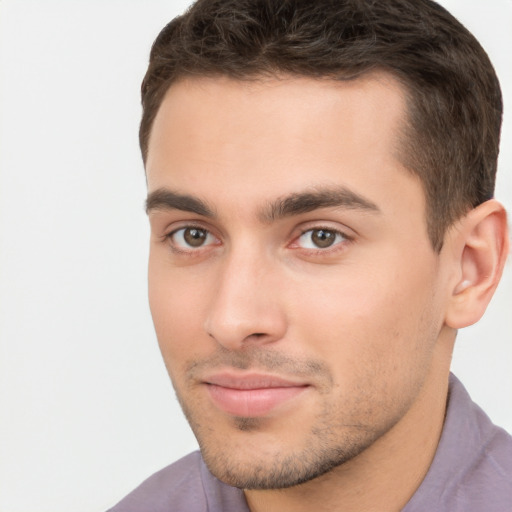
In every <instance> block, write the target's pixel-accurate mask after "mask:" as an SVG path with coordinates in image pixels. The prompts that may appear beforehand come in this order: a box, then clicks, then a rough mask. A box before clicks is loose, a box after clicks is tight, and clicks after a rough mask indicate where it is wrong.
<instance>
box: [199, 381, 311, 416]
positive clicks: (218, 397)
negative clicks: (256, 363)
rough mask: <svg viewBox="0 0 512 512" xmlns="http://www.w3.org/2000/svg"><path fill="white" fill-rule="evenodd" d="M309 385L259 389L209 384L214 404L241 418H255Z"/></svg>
mask: <svg viewBox="0 0 512 512" xmlns="http://www.w3.org/2000/svg"><path fill="white" fill-rule="evenodd" d="M307 387H308V386H291V387H280V388H279V387H276V388H259V389H233V388H225V387H222V386H216V385H214V384H208V385H207V389H208V391H209V393H210V396H211V398H212V400H213V402H214V404H215V405H216V406H217V407H218V408H219V409H221V410H222V411H224V412H226V413H228V414H231V415H233V416H238V417H241V418H255V417H258V416H264V415H266V414H268V413H270V412H271V411H272V410H273V409H275V408H276V407H278V406H280V405H282V404H284V403H286V402H288V401H289V400H291V399H292V398H295V397H296V396H298V395H300V394H301V393H303V392H304V391H305V390H306V389H307Z"/></svg>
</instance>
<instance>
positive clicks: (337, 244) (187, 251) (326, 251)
mask: <svg viewBox="0 0 512 512" xmlns="http://www.w3.org/2000/svg"><path fill="white" fill-rule="evenodd" d="M194 229H196V230H198V231H201V232H204V233H205V234H206V240H208V237H213V238H216V237H215V236H214V235H213V234H212V232H211V231H210V230H209V229H207V228H204V227H202V226H199V225H188V226H182V227H179V228H177V229H174V230H173V231H171V232H170V233H168V234H166V235H164V240H165V241H166V242H168V243H169V246H170V248H171V250H172V252H174V253H176V254H183V255H187V256H196V255H199V254H201V253H202V252H203V251H202V250H201V249H203V250H204V249H205V248H207V247H211V246H212V245H218V244H215V243H213V244H212V243H209V244H207V245H201V246H198V247H197V248H193V247H190V248H184V247H180V246H179V245H178V244H177V243H176V241H175V240H174V237H175V236H176V234H177V233H179V232H180V231H184V232H185V231H186V230H194ZM315 231H317V232H320V231H325V232H327V233H330V234H332V235H334V237H335V240H334V243H333V244H332V245H329V246H327V247H325V248H321V247H317V248H304V247H300V246H299V245H298V241H299V240H300V239H301V238H302V237H303V236H304V235H306V234H307V233H311V234H313V232H315ZM339 237H341V240H338V241H337V240H336V239H337V238H339ZM352 241H353V237H351V236H349V235H347V234H346V233H344V232H343V231H340V230H338V229H334V228H331V227H327V226H314V227H308V228H307V229H303V230H302V231H301V233H300V235H299V236H297V237H295V238H294V239H293V241H292V242H291V243H290V244H288V246H287V247H291V248H296V249H297V250H302V251H303V252H306V253H307V254H308V255H315V256H316V255H323V256H327V255H330V254H332V253H335V252H338V251H340V250H343V249H345V246H346V245H347V244H348V243H351V242H352Z"/></svg>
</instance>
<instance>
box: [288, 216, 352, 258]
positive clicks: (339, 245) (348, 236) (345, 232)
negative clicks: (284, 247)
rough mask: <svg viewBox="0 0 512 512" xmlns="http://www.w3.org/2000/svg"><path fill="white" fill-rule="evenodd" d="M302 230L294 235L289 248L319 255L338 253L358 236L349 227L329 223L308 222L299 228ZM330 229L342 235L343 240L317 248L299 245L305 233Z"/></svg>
mask: <svg viewBox="0 0 512 512" xmlns="http://www.w3.org/2000/svg"><path fill="white" fill-rule="evenodd" d="M299 229H300V231H299V233H298V234H297V235H295V236H293V238H292V242H291V243H290V244H289V245H288V247H289V248H291V249H294V250H297V251H301V252H303V253H305V254H307V255H319V256H328V255H330V254H333V253H336V252H338V251H341V250H344V249H346V247H347V245H348V244H350V243H352V242H353V241H354V239H355V237H356V235H355V233H354V232H353V231H352V230H351V229H349V228H345V229H344V228H342V227H340V226H336V227H335V226H332V225H329V223H308V224H307V225H306V226H302V227H300V228H299ZM321 230H324V231H329V232H332V233H335V234H336V235H340V236H341V237H342V240H340V241H338V242H335V243H334V244H333V245H330V246H328V247H325V248H322V247H316V248H307V247H302V246H301V245H299V240H300V238H301V237H302V236H304V235H305V234H307V233H309V232H311V231H321Z"/></svg>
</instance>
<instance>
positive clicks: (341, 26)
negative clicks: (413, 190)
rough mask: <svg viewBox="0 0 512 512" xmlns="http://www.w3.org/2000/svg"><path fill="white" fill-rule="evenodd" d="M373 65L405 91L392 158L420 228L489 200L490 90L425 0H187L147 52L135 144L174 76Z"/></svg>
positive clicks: (469, 51)
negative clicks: (416, 204) (416, 195)
mask: <svg viewBox="0 0 512 512" xmlns="http://www.w3.org/2000/svg"><path fill="white" fill-rule="evenodd" d="M371 71H385V72H388V73H390V74H392V75H393V76H394V77H395V78H397V79H398V80H399V81H400V82H401V83H402V84H403V85H404V86H405V90H406V91H407V93H408V94H407V97H408V98H407V99H408V119H407V124H406V127H405V128H404V130H403V132H404V133H403V135H404V136H403V137H402V139H403V140H402V141H401V143H402V146H403V148H402V152H401V153H402V155H401V158H402V161H403V163H404V164H405V165H406V166H407V167H408V168H409V169H410V170H411V171H412V172H413V173H415V174H416V175H417V176H418V177H419V178H420V180H421V182H422V183H423V187H424V190H425V195H426V202H427V219H426V220H427V229H428V233H429V237H430V239H431V242H432V246H433V247H434V249H435V250H437V251H439V250H440V249H441V247H442V245H443V238H444V233H445V231H446V229H447V228H448V227H449V226H450V225H451V224H452V223H453V222H454V221H455V220H457V219H458V218H460V217H461V216H462V215H464V214H465V213H466V212H467V211H468V210H470V209H471V208H474V207H476V206H477V205H479V204H480V203H482V202H484V201H486V200H488V199H490V198H491V197H492V196H493V193H494V183H495V175H496V167H497V159H498V148H499V137H500V129H501V117H502V98H501V91H500V86H499V82H498V78H497V77H496V73H495V71H494V69H493V67H492V64H491V62H490V60H489V58H488V56H487V54H486V53H485V51H484V50H483V49H482V47H481V46H480V44H479V43H478V41H477V40H476V39H475V37H474V36H473V35H472V34H471V33H470V32H469V31H468V30H467V29H466V28H465V27H464V26H462V25H461V24H460V23H459V22H458V21H457V20H456V19H455V18H454V17H453V16H452V15H451V14H449V13H448V12H447V11H446V10H445V9H444V8H442V7H441V6H439V5H438V4H436V3H435V2H433V1H431V0H198V1H197V2H195V3H194V4H193V5H192V6H191V7H190V8H189V9H188V11H187V12H186V13H185V14H183V15H182V16H178V17H177V18H175V19H174V20H172V21H171V22H170V23H169V24H168V25H167V26H166V27H165V28H164V29H163V30H162V31H161V32H160V34H159V35H158V37H157V39H156V40H155V42H154V44H153V47H152V49H151V55H150V62H149V67H148V70H147V73H146V76H145V78H144V81H143V83H142V106H143V115H142V121H141V125H140V132H139V137H140V146H141V150H142V156H143V159H144V162H145V161H146V157H147V151H148V143H149V136H150V133H151V127H152V124H153V120H154V118H155V116H156V113H157V111H158V109H159V107H160V104H161V102H162V100H163V98H164V95H165V93H166V91H167V90H168V89H169V87H170V86H171V84H172V83H173V82H175V81H176V80H177V79H179V78H183V77H190V76H218V75H222V76H228V77H231V78H235V79H239V80H248V79H255V78H258V77H261V76H268V75H282V74H291V75H298V76H309V77H318V78H332V79H333V80H349V79H353V78H357V77H360V76H361V75H363V74H365V73H369V72H371Z"/></svg>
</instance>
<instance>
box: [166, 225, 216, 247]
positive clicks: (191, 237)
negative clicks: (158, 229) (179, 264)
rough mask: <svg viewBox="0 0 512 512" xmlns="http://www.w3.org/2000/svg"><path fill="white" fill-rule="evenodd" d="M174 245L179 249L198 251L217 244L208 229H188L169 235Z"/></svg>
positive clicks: (191, 227)
mask: <svg viewBox="0 0 512 512" xmlns="http://www.w3.org/2000/svg"><path fill="white" fill-rule="evenodd" d="M168 238H169V239H170V240H171V242H172V243H173V245H175V246H176V247H177V248H179V249H188V250H190V249H198V248H200V247H204V246H206V245H211V244H213V243H215V241H216V239H215V237H214V236H213V235H212V234H211V233H210V232H209V231H208V230H206V229H203V228H198V227H193V226H190V227H186V228H181V229H177V230H176V231H173V232H172V233H170V234H169V235H168Z"/></svg>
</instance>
